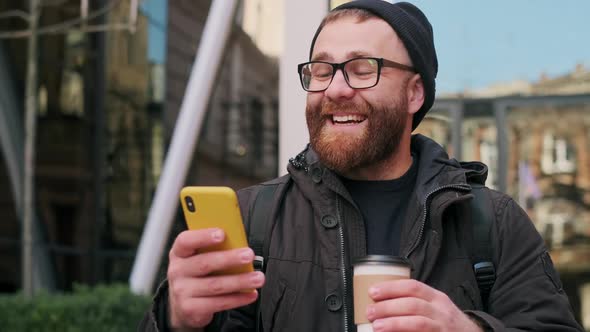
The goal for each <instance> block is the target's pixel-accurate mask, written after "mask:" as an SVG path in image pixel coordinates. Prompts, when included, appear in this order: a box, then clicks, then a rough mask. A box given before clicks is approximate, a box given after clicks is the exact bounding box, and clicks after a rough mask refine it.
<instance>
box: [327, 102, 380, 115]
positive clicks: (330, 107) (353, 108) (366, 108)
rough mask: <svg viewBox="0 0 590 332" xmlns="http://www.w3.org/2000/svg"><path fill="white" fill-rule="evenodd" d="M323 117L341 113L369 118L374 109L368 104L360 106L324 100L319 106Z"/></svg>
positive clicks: (353, 103)
mask: <svg viewBox="0 0 590 332" xmlns="http://www.w3.org/2000/svg"><path fill="white" fill-rule="evenodd" d="M319 108H320V115H321V116H331V115H332V114H335V113H339V112H346V113H354V114H360V115H365V116H368V115H369V114H370V113H371V112H372V110H373V108H372V107H371V106H370V105H368V104H366V103H363V104H360V105H359V104H358V103H355V102H352V101H343V102H334V101H331V100H324V101H322V103H321V104H320V106H319Z"/></svg>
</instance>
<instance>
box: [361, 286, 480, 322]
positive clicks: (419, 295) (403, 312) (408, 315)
mask: <svg viewBox="0 0 590 332" xmlns="http://www.w3.org/2000/svg"><path fill="white" fill-rule="evenodd" d="M369 296H371V298H372V299H373V300H374V301H375V302H376V303H375V304H372V305H370V306H368V307H367V318H368V319H369V320H370V321H371V322H372V323H373V329H374V331H375V332H385V331H396V332H416V331H421V332H425V331H440V332H447V331H449V332H450V331H452V332H460V331H464V332H482V331H483V330H482V328H481V327H479V326H478V325H477V324H476V323H475V322H474V321H472V320H471V319H470V318H469V317H468V316H467V315H466V314H465V313H464V312H462V311H461V309H459V308H457V306H456V305H455V304H454V303H453V301H451V299H449V297H448V296H447V295H446V294H445V293H443V292H441V291H438V290H436V289H434V288H432V287H430V286H428V285H426V284H424V283H421V282H419V281H417V280H413V279H402V280H394V281H386V282H382V283H378V284H376V285H374V286H373V287H371V288H370V289H369Z"/></svg>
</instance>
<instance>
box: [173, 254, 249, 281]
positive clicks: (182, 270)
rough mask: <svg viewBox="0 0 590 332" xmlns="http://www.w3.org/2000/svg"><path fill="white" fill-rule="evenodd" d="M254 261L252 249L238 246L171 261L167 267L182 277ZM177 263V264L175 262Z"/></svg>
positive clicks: (194, 275)
mask: <svg viewBox="0 0 590 332" xmlns="http://www.w3.org/2000/svg"><path fill="white" fill-rule="evenodd" d="M253 261H254V251H252V249H250V248H248V247H246V248H239V249H231V250H223V251H211V252H206V253H202V254H198V255H194V256H191V257H189V258H186V259H183V260H182V261H178V262H174V263H175V264H174V265H173V264H172V262H171V263H170V265H169V267H168V273H169V274H170V272H171V271H170V270H171V269H173V270H176V271H172V272H173V273H174V272H176V273H175V274H174V275H175V276H183V277H204V276H207V275H209V274H211V273H213V272H217V271H221V270H226V269H229V268H234V267H238V266H241V265H245V264H252V262H253ZM176 263H178V264H176Z"/></svg>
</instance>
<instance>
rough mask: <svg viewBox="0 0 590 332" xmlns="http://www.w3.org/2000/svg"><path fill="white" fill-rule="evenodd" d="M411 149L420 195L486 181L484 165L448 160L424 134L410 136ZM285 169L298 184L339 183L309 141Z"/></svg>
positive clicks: (443, 151) (417, 188) (440, 149)
mask: <svg viewBox="0 0 590 332" xmlns="http://www.w3.org/2000/svg"><path fill="white" fill-rule="evenodd" d="M411 151H412V155H413V156H414V158H415V162H417V163H418V175H417V180H416V193H417V194H418V195H419V196H423V195H426V194H427V193H428V192H429V191H431V190H432V189H433V188H435V187H439V186H444V185H448V184H466V183H468V182H469V183H476V184H485V180H486V178H487V174H488V169H487V166H486V165H485V164H483V163H481V162H459V161H457V160H456V159H450V158H449V156H448V154H447V153H446V151H445V150H444V148H443V147H441V146H440V145H439V144H438V143H436V142H435V141H433V140H432V139H430V138H428V137H426V136H423V135H420V134H416V135H412V140H411ZM416 159H417V160H416ZM287 170H288V171H289V173H290V174H291V176H292V177H293V180H294V181H295V182H296V183H297V184H298V186H300V187H301V186H303V187H307V186H313V185H314V184H315V183H318V178H322V180H327V181H328V182H333V181H336V182H340V181H339V180H338V178H339V177H338V176H337V175H336V174H335V173H334V172H333V171H331V170H329V169H327V168H326V167H324V166H323V165H321V163H320V161H319V159H318V156H317V154H316V152H315V151H314V150H313V149H312V148H311V146H310V145H309V144H308V145H307V147H306V148H305V149H304V150H303V151H302V152H300V153H299V154H298V155H297V156H295V157H293V158H291V159H290V160H289V165H288V166H287ZM314 178H315V180H314ZM337 186H338V185H337ZM338 187H339V186H338Z"/></svg>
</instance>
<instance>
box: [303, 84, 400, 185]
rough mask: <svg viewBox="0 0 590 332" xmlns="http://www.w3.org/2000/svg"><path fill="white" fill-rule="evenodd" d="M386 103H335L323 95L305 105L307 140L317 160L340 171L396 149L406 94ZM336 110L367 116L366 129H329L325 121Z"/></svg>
mask: <svg viewBox="0 0 590 332" xmlns="http://www.w3.org/2000/svg"><path fill="white" fill-rule="evenodd" d="M404 90H405V89H403V90H402V91H404ZM400 95H401V98H399V99H398V100H392V102H391V103H390V104H388V105H385V106H379V107H375V106H372V105H370V104H368V103H367V102H363V103H362V104H356V103H354V102H351V101H346V102H341V103H335V102H332V101H329V100H328V99H324V101H322V103H321V105H320V106H319V107H311V106H309V105H308V106H307V108H306V110H305V115H306V119H307V127H308V129H309V137H310V143H311V146H312V148H313V149H314V151H315V152H316V153H317V154H318V157H319V159H320V162H321V163H322V164H323V165H324V166H326V167H328V168H329V169H331V170H333V171H335V172H336V173H339V174H346V173H348V172H350V171H351V170H355V169H359V168H363V167H367V166H370V165H373V164H376V163H379V162H381V161H384V160H385V159H387V158H389V157H391V156H392V155H393V154H394V153H396V152H397V149H398V147H399V144H400V141H401V137H402V134H403V132H404V129H405V125H406V124H405V122H406V116H405V115H406V114H407V113H406V111H407V108H408V100H407V98H406V96H405V95H402V94H400ZM337 111H340V112H342V111H344V112H345V113H350V114H358V115H362V116H366V119H365V120H364V121H365V122H366V126H365V130H363V132H362V133H361V134H360V135H351V134H347V133H342V132H341V133H330V132H328V131H327V130H326V128H325V125H326V123H327V122H328V121H329V122H331V121H332V114H334V113H336V112H337Z"/></svg>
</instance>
